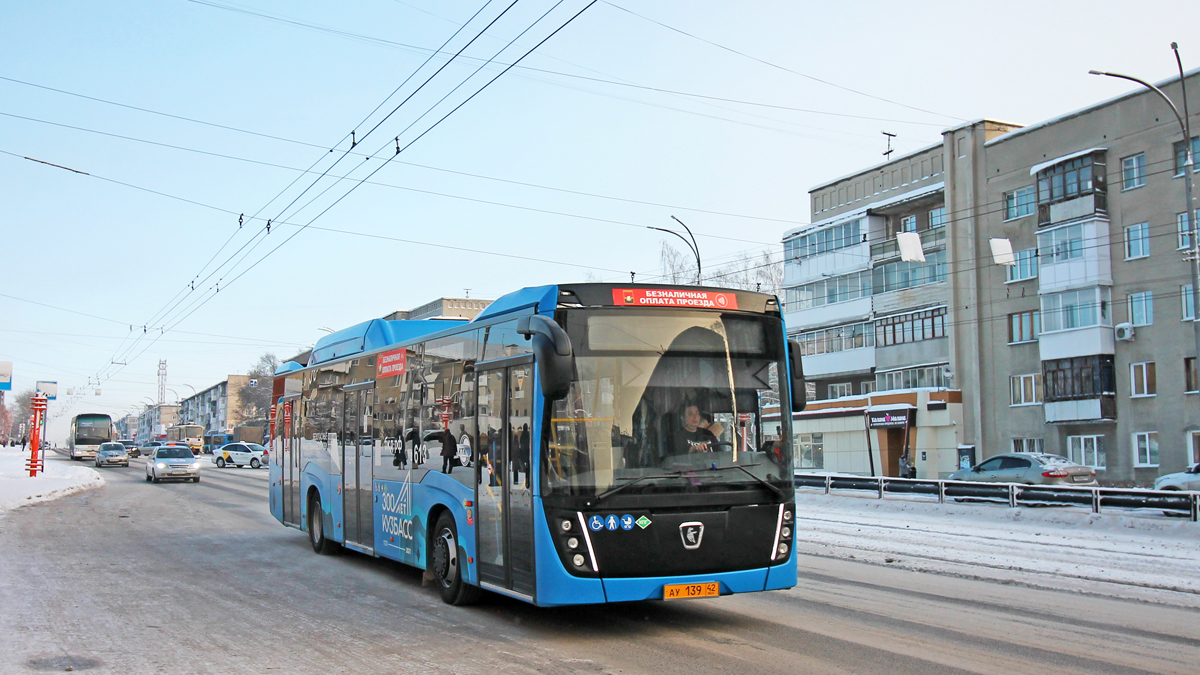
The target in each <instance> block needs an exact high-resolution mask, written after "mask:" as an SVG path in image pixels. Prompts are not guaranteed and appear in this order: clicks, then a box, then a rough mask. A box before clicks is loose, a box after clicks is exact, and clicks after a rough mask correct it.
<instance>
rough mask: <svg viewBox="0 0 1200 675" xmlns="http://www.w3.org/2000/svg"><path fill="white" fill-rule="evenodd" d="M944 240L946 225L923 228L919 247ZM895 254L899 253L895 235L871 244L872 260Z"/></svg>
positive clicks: (927, 246) (925, 246)
mask: <svg viewBox="0 0 1200 675" xmlns="http://www.w3.org/2000/svg"><path fill="white" fill-rule="evenodd" d="M944 241H946V227H945V226H944V225H943V226H941V227H935V228H933V229H929V230H925V231H924V232H922V233H921V248H929V247H931V246H934V245H937V244H941V243H942V242H944ZM897 255H900V247H899V245H898V244H896V238H895V237H888V239H887V240H885V241H881V242H879V243H878V244H871V259H872V260H875V259H880V258H891V257H894V256H897Z"/></svg>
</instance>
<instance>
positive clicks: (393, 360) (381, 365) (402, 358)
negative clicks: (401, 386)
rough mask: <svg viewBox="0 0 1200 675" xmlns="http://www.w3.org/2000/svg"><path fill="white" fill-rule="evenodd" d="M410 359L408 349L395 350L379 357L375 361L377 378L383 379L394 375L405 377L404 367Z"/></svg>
mask: <svg viewBox="0 0 1200 675" xmlns="http://www.w3.org/2000/svg"><path fill="white" fill-rule="evenodd" d="M407 359H408V350H407V349H393V350H392V351H390V352H384V353H382V354H380V355H379V358H378V359H376V361H375V364H376V366H375V378H376V379H382V378H385V377H390V376H392V375H403V374H404V365H405V363H406V362H407Z"/></svg>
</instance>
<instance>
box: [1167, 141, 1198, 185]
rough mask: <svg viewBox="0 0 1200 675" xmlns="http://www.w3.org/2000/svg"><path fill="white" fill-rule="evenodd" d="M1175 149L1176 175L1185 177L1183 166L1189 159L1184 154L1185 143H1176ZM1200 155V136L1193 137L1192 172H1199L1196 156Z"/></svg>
mask: <svg viewBox="0 0 1200 675" xmlns="http://www.w3.org/2000/svg"><path fill="white" fill-rule="evenodd" d="M1173 147H1174V149H1175V175H1176V176H1182V175H1183V165H1184V163H1186V162H1187V157H1186V156H1185V155H1184V153H1183V141H1175V145H1174V146H1173ZM1198 153H1200V136H1192V171H1197V170H1198V169H1197V168H1196V155H1197V154H1198Z"/></svg>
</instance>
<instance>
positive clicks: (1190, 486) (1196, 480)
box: [1154, 462, 1200, 490]
mask: <svg viewBox="0 0 1200 675" xmlns="http://www.w3.org/2000/svg"><path fill="white" fill-rule="evenodd" d="M1154 489H1155V490H1200V462H1197V463H1195V464H1193V465H1191V466H1189V467H1188V468H1186V469H1184V470H1183V471H1176V472H1175V473H1168V474H1164V475H1162V476H1159V477H1158V478H1155V479H1154Z"/></svg>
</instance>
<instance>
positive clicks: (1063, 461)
mask: <svg viewBox="0 0 1200 675" xmlns="http://www.w3.org/2000/svg"><path fill="white" fill-rule="evenodd" d="M950 480H969V481H981V482H985V483H1021V484H1023V485H1084V486H1089V485H1096V470H1095V469H1093V468H1091V467H1090V466H1083V465H1082V464H1076V463H1075V462H1072V461H1071V460H1069V459H1067V458H1066V457H1061V456H1059V455H1049V454H1046V453H1043V452H1016V453H1012V454H1009V455H996V456H994V457H990V458H988V459H986V460H984V461H982V462H980V463H978V464H976V465H975V466H973V467H971V468H970V469H961V470H959V471H955V472H954V473H952V474H950Z"/></svg>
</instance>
